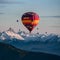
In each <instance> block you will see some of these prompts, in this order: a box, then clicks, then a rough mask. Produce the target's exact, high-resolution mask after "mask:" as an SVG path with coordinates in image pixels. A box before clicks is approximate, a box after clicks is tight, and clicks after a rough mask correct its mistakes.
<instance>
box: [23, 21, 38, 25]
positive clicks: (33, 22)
mask: <svg viewBox="0 0 60 60" xmlns="http://www.w3.org/2000/svg"><path fill="white" fill-rule="evenodd" d="M22 22H23V23H32V24H35V23H36V24H37V23H38V22H39V20H34V21H31V20H22Z"/></svg>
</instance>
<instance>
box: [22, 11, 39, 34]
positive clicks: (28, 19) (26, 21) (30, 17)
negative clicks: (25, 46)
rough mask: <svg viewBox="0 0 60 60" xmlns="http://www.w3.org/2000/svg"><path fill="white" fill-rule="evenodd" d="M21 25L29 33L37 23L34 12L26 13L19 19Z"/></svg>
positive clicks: (37, 18)
mask: <svg viewBox="0 0 60 60" xmlns="http://www.w3.org/2000/svg"><path fill="white" fill-rule="evenodd" d="M21 20H22V23H23V25H24V26H25V27H26V28H27V29H28V30H29V31H30V33H31V31H32V30H33V29H34V27H36V26H37V24H38V23H39V16H38V14H36V13H35V12H26V13H24V14H23V15H22V17H21Z"/></svg>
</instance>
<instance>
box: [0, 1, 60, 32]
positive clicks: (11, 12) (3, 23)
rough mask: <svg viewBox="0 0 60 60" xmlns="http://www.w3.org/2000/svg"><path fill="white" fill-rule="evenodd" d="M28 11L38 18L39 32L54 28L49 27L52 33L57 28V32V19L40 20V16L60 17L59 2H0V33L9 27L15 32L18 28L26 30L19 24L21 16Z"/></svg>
mask: <svg viewBox="0 0 60 60" xmlns="http://www.w3.org/2000/svg"><path fill="white" fill-rule="evenodd" d="M28 11H33V12H36V13H37V14H38V15H39V16H40V20H41V22H39V25H38V27H41V28H40V30H41V31H42V30H43V29H44V28H45V27H47V28H48V27H49V26H52V27H55V28H54V29H52V27H50V28H51V29H52V30H53V31H54V30H56V29H57V27H58V29H57V31H59V28H60V23H59V22H60V21H59V20H60V19H59V18H56V19H52V21H51V20H50V19H51V18H50V19H48V18H47V19H46V18H41V16H60V0H0V31H3V30H7V29H8V28H9V27H12V28H14V30H16V31H18V29H19V28H21V29H22V30H27V29H26V28H25V27H24V26H23V24H22V22H21V16H22V14H23V13H25V12H28ZM17 19H18V20H20V21H19V22H20V23H17V22H16V20H17ZM54 20H55V23H54ZM47 21H48V22H47ZM43 23H45V24H43ZM24 28H25V29H24ZM42 28H43V29H42ZM50 28H49V29H50ZM49 29H48V30H49ZM51 29H50V30H51ZM35 30H36V29H35ZM35 30H34V31H35ZM48 30H47V31H48ZM27 31H28V30H27ZM44 32H45V31H44ZM48 32H50V31H48ZM55 32H56V31H55Z"/></svg>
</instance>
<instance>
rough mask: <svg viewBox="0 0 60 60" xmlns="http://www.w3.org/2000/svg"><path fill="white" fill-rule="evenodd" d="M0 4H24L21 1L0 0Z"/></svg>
mask: <svg viewBox="0 0 60 60" xmlns="http://www.w3.org/2000/svg"><path fill="white" fill-rule="evenodd" d="M0 4H24V2H23V1H8V0H0Z"/></svg>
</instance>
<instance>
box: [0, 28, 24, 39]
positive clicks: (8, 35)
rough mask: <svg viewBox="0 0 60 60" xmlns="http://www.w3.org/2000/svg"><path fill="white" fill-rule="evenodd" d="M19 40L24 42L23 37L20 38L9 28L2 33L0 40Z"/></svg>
mask: <svg viewBox="0 0 60 60" xmlns="http://www.w3.org/2000/svg"><path fill="white" fill-rule="evenodd" d="M13 38H15V39H19V40H24V38H23V37H21V36H20V35H19V34H17V33H15V32H14V30H13V29H12V28H9V30H7V31H4V32H2V34H1V36H0V39H1V40H5V39H13Z"/></svg>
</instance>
